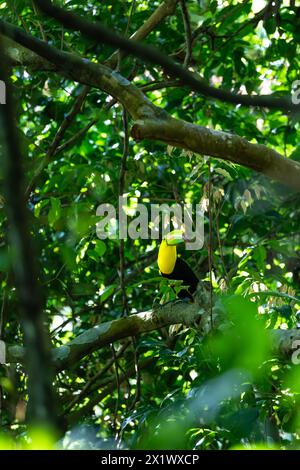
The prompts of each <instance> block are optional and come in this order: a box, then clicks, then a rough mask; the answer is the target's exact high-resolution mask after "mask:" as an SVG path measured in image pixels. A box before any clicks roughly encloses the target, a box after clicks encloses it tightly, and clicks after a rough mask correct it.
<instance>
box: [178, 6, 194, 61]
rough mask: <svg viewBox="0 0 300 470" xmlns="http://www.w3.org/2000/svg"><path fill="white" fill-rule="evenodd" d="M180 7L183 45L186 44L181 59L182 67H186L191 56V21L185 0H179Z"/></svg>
mask: <svg viewBox="0 0 300 470" xmlns="http://www.w3.org/2000/svg"><path fill="white" fill-rule="evenodd" d="M180 8H181V13H182V19H183V25H184V32H185V46H186V53H185V58H184V61H183V67H184V68H188V67H189V64H190V60H191V57H192V30H191V22H190V17H189V12H188V8H187V5H186V0H180Z"/></svg>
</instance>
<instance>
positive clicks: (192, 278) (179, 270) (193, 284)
mask: <svg viewBox="0 0 300 470" xmlns="http://www.w3.org/2000/svg"><path fill="white" fill-rule="evenodd" d="M161 274H162V276H163V277H166V278H167V279H173V280H175V281H182V285H184V286H188V289H182V290H181V291H180V292H179V293H178V294H177V295H178V297H179V298H180V299H185V298H189V299H193V294H194V293H195V292H196V289H197V285H198V282H199V279H198V278H197V276H196V274H195V273H194V272H193V270H192V269H191V268H190V266H189V265H188V264H187V263H186V262H185V261H184V260H183V259H181V258H178V257H177V258H176V262H175V266H174V269H173V271H172V272H171V273H170V274H164V273H161Z"/></svg>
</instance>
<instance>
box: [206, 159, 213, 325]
mask: <svg viewBox="0 0 300 470" xmlns="http://www.w3.org/2000/svg"><path fill="white" fill-rule="evenodd" d="M211 186H212V183H211V162H210V161H209V162H208V194H207V196H208V219H209V234H208V270H209V285H210V287H209V297H210V301H209V313H210V323H211V328H213V284H212V265H213V262H212V194H211Z"/></svg>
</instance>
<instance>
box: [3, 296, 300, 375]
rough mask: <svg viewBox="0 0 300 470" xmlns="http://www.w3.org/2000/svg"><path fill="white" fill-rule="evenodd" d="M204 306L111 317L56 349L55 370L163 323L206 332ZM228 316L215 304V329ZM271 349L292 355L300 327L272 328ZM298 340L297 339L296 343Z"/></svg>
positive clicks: (12, 354)
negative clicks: (290, 328)
mask: <svg viewBox="0 0 300 470" xmlns="http://www.w3.org/2000/svg"><path fill="white" fill-rule="evenodd" d="M203 303H204V304H205V307H204V308H203V307H200V306H199V305H198V304H197V303H193V304H188V303H185V302H182V301H175V302H169V303H167V304H165V305H162V306H160V307H159V308H157V309H156V310H152V311H151V310H150V311H147V312H141V313H137V314H135V315H130V316H128V317H126V318H120V319H118V320H112V321H109V322H105V323H102V324H100V325H97V326H94V327H93V328H90V329H89V330H86V331H85V332H84V333H82V334H81V335H79V336H77V338H75V339H73V340H72V341H70V342H69V343H67V344H65V345H63V346H60V347H59V348H56V349H54V350H53V353H52V357H53V362H54V365H55V367H56V370H57V371H58V372H59V371H61V370H64V369H69V368H70V367H72V366H73V365H74V364H76V363H77V362H78V361H79V360H80V359H82V358H84V357H85V356H87V355H89V354H91V353H92V352H94V351H96V350H98V349H100V348H102V347H104V346H108V345H109V344H111V343H113V342H115V341H119V340H121V339H124V338H130V337H132V336H136V335H139V334H142V333H147V332H150V331H154V330H158V329H160V328H162V327H164V326H168V325H175V324H178V323H183V324H185V325H187V326H191V325H197V328H198V329H199V331H201V333H202V334H203V335H206V334H207V333H208V332H209V331H210V330H211V322H210V312H209V308H208V307H207V305H206V304H207V302H206V301H205V300H204V302H203ZM226 322H227V320H226V318H225V317H224V312H223V311H222V310H220V309H219V308H216V307H214V308H213V323H214V330H215V331H217V330H218V329H219V328H220V330H222V329H223V327H224V325H225V324H226ZM268 334H269V336H270V339H271V349H272V352H273V353H274V354H278V355H279V356H282V357H283V358H287V357H289V358H291V356H292V354H293V352H294V351H295V348H296V346H297V345H299V344H300V343H299V342H300V330H296V329H292V330H269V331H268ZM297 341H298V343H297ZM23 361H24V348H23V347H20V346H9V347H8V348H7V362H23Z"/></svg>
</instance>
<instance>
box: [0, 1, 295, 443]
mask: <svg viewBox="0 0 300 470" xmlns="http://www.w3.org/2000/svg"><path fill="white" fill-rule="evenodd" d="M61 3H65V2H61ZM66 3H67V5H66V8H68V9H72V10H73V11H74V12H76V13H78V14H80V15H84V16H85V17H86V18H89V19H93V20H95V21H100V22H104V21H105V24H106V25H107V26H109V27H110V28H111V29H112V30H114V31H118V32H119V33H121V34H123V35H126V36H130V35H131V34H133V33H134V32H135V31H136V30H137V29H138V28H139V27H140V26H141V25H142V24H143V23H144V22H145V21H146V20H147V19H148V18H149V16H150V14H151V13H152V12H154V11H155V9H156V8H157V7H158V5H159V3H160V2H158V1H156V0H153V1H151V2H146V1H142V0H136V1H135V2H128V1H114V2H112V1H106V2H98V1H96V0H87V1H85V2H78V1H77V0H74V1H73V0H72V1H69V2H66ZM185 3H186V7H187V9H188V12H189V18H190V24H191V28H192V37H193V41H192V46H193V47H192V56H191V58H190V67H191V69H192V70H194V71H196V72H198V73H199V74H200V75H201V76H202V77H204V78H205V79H206V80H207V81H208V82H209V83H210V84H211V85H214V86H216V87H219V86H222V87H223V88H224V89H230V90H232V91H234V92H236V93H248V94H268V93H273V94H274V95H279V96H280V95H283V94H291V93H292V91H293V82H294V81H295V80H296V79H297V78H299V69H300V60H299V57H300V55H299V39H300V36H299V34H300V28H299V26H300V6H299V4H298V5H297V3H298V2H293V1H287V0H283V1H275V2H273V3H272V2H264V1H235V0H228V1H204V0H203V1H196V0H190V1H187V2H185ZM0 11H1V17H2V18H3V19H5V20H6V21H7V22H10V23H12V24H14V25H18V26H20V27H21V28H23V29H24V30H26V31H27V32H28V33H30V34H32V35H34V36H36V37H38V38H41V39H44V40H46V41H48V43H49V44H51V45H54V46H56V47H57V48H58V49H63V50H65V51H68V52H72V53H77V54H80V55H81V56H82V57H85V58H87V59H90V60H93V61H97V62H104V61H105V60H106V59H107V58H108V57H109V56H110V54H111V53H113V52H114V51H113V49H112V48H110V47H108V46H105V45H104V44H99V43H96V42H93V41H91V40H89V39H87V38H85V37H83V36H82V35H81V34H80V33H78V32H76V31H70V30H67V29H64V28H63V27H62V26H61V25H60V24H59V23H58V22H57V21H55V20H54V19H51V18H48V17H45V16H43V15H42V14H40V13H39V12H38V11H37V9H36V7H35V5H34V2H31V1H25V0H24V1H23V0H20V1H18V2H14V1H11V2H3V1H2V2H1V1H0ZM145 42H146V43H148V44H152V45H154V46H155V47H157V48H159V49H160V50H161V51H163V52H164V53H165V54H168V55H170V56H172V57H173V58H174V59H175V60H176V61H178V62H179V63H183V62H184V61H185V59H186V47H185V44H186V35H185V27H184V23H183V16H182V12H181V8H180V4H178V5H177V7H176V10H175V13H174V14H172V15H170V16H168V17H166V18H165V19H164V20H163V21H162V22H161V23H160V24H159V25H158V26H156V28H155V29H154V30H153V31H152V32H151V33H150V34H149V36H147V38H146V39H145ZM118 62H119V63H118V70H119V73H120V74H121V75H123V76H125V77H131V79H132V80H133V83H134V84H135V85H136V86H138V87H141V88H142V89H143V87H146V86H147V85H149V84H151V86H152V89H151V87H149V88H148V89H147V88H145V93H146V94H147V96H148V98H149V99H150V100H151V101H152V102H153V103H154V104H155V105H157V106H160V107H161V108H163V109H164V110H165V111H167V112H168V113H169V114H170V115H172V116H173V117H176V118H180V119H185V120H187V121H190V122H192V123H194V124H198V125H201V126H207V127H209V128H213V129H216V130H222V131H225V132H230V133H233V134H237V135H240V136H243V137H245V138H246V139H247V140H248V141H250V142H252V143H260V144H264V145H266V146H268V147H271V148H274V149H275V150H277V151H278V152H279V153H280V154H282V155H284V157H285V158H292V159H295V160H298V161H300V147H299V140H298V139H299V122H298V119H297V116H295V115H292V114H289V115H285V114H284V113H282V112H281V111H279V110H268V109H266V108H250V107H243V106H233V105H231V104H228V103H223V102H222V101H220V100H215V99H212V98H208V97H206V96H203V95H200V94H198V93H195V92H193V91H190V89H189V88H188V87H186V86H184V85H182V84H179V85H178V86H176V85H175V84H173V86H166V85H165V82H166V81H169V80H170V79H169V77H168V76H167V74H165V73H164V71H163V70H162V69H161V67H159V66H153V65H149V64H147V63H144V62H143V61H142V60H140V59H135V58H134V57H132V56H129V57H121V56H120V57H119V61H118ZM161 82H163V83H162V85H161V86H160V84H161ZM12 83H13V90H14V95H15V101H16V106H17V120H18V131H19V139H20V142H21V144H22V151H23V156H24V168H25V177H26V182H27V185H31V187H30V189H31V191H30V194H29V195H28V207H29V210H30V211H29V212H30V214H29V218H30V227H31V235H32V238H33V239H34V242H35V249H36V252H37V253H38V258H39V267H40V277H39V281H40V284H41V285H42V288H43V295H44V311H45V313H46V326H47V328H48V329H49V331H50V334H51V341H52V345H53V347H58V346H61V345H64V344H67V343H68V342H69V341H70V340H71V339H73V338H75V337H76V336H78V335H79V334H80V333H82V332H84V331H85V330H87V329H89V328H91V327H92V326H94V325H97V324H99V323H102V322H105V321H110V320H113V319H117V318H120V317H121V316H124V315H125V316H126V315H131V314H134V313H137V312H143V311H146V310H150V309H151V308H152V307H153V305H156V304H158V303H159V302H164V301H168V300H172V299H173V298H174V294H173V291H172V289H171V287H170V285H169V283H168V282H167V281H166V280H165V279H162V278H161V277H160V276H159V272H158V268H157V264H156V256H157V247H158V241H157V240H150V239H148V240H141V239H138V240H132V239H130V238H128V239H126V240H125V241H124V244H123V245H121V248H120V241H119V240H118V239H108V240H100V239H98V238H97V236H96V228H95V224H96V222H97V220H98V219H97V216H96V209H97V206H98V205H99V204H100V203H106V202H109V203H112V204H114V205H115V207H117V205H118V196H119V192H120V188H121V190H123V191H122V192H124V193H126V195H127V196H128V208H127V212H128V215H129V217H130V216H133V215H134V208H135V207H136V204H137V203H138V202H143V203H145V204H146V205H149V204H150V203H159V204H161V203H167V204H172V203H173V202H180V203H184V202H191V203H193V204H196V203H200V204H201V206H202V208H203V210H204V213H205V243H204V246H203V248H202V249H201V250H198V251H189V252H188V251H185V252H182V256H183V257H184V259H186V260H187V261H188V262H189V263H190V265H191V266H192V267H193V269H194V270H195V272H196V273H197V275H198V276H199V279H201V280H205V281H208V282H209V281H210V280H211V281H212V285H213V293H214V302H217V303H218V304H220V305H222V308H224V309H225V310H226V312H227V314H226V315H227V319H228V325H227V326H226V328H224V330H223V331H218V332H217V333H215V334H214V333H213V332H212V333H209V334H208V335H206V336H205V335H203V333H202V332H201V334H200V333H199V331H198V330H197V327H196V326H195V327H193V326H192V327H190V328H186V327H183V326H181V328H180V327H178V328H176V327H170V328H163V329H160V330H158V331H154V332H149V333H145V334H143V335H140V336H137V337H135V338H130V337H129V338H126V339H124V340H121V341H117V342H115V343H114V344H113V345H111V346H110V347H105V348H102V349H99V350H97V351H94V352H93V353H91V354H88V355H87V356H85V357H84V358H82V359H81V360H80V361H79V362H76V363H74V364H72V366H71V367H69V368H68V369H66V370H62V371H60V372H59V373H58V374H57V375H56V379H55V383H54V387H55V390H56V392H57V395H58V404H59V413H60V415H61V417H62V423H63V429H64V430H63V433H66V434H65V437H64V438H61V441H60V442H61V443H63V445H64V446H66V447H69V448H70V447H71V448H77V447H80V446H81V447H84V448H103V447H106V446H108V447H111V446H120V447H125V448H162V449H167V448H187V449H229V448H236V447H243V446H249V445H253V446H255V445H256V446H265V447H275V448H298V446H299V439H300V436H299V429H300V422H299V406H300V402H299V386H300V381H299V366H298V365H297V364H293V362H292V358H291V356H289V357H281V356H277V355H274V354H272V353H271V351H270V348H269V343H268V336H267V330H269V329H278V328H283V329H292V328H296V327H297V321H298V318H297V315H298V313H299V311H300V295H299V291H300V237H299V235H300V229H299V217H300V204H299V195H298V194H297V193H295V192H294V191H292V190H290V189H289V188H287V187H286V186H284V185H282V184H280V183H278V182H276V181H274V180H272V179H270V178H268V177H267V176H265V175H262V174H259V173H256V172H254V171H252V170H250V169H248V168H246V167H242V166H238V165H236V164H234V163H231V162H229V161H228V162H226V161H222V160H219V159H214V158H209V157H207V156H206V155H198V154H194V153H191V152H187V151H185V150H182V149H176V148H172V147H170V146H169V147H168V148H167V146H166V145H164V144H162V143H159V142H157V141H155V140H152V141H150V140H149V141H142V142H137V141H135V140H134V139H132V138H130V139H129V148H128V155H126V148H125V151H124V145H125V147H126V134H127V133H126V127H125V130H124V122H125V125H126V122H127V121H126V120H128V125H129V128H130V126H131V124H132V123H131V120H130V116H128V114H127V113H125V118H124V109H123V107H122V106H121V105H120V104H118V103H116V102H114V101H112V98H111V97H108V96H107V95H106V94H105V93H103V92H102V91H101V90H99V89H96V88H92V89H90V90H88V91H87V93H86V96H85V97H84V98H83V99H82V104H81V106H80V108H79V109H78V110H77V112H76V113H75V115H74V116H73V117H72V119H71V122H70V125H69V127H68V128H67V130H66V132H65V133H64V135H63V139H62V140H61V141H60V142H59V146H58V147H56V148H55V151H54V152H53V153H52V154H51V152H50V154H49V148H51V145H52V143H53V142H55V136H57V132H58V130H59V128H60V126H61V124H62V123H63V122H64V120H65V119H66V116H67V115H68V113H70V111H71V109H72V108H73V106H74V102H75V100H76V99H78V96H79V95H80V94H81V93H83V86H84V85H82V84H77V83H74V82H73V81H70V80H68V79H66V78H65V77H64V76H63V75H62V74H56V73H55V72H49V71H41V70H38V69H35V68H34V67H32V68H31V67H30V66H29V67H15V68H14V69H13V74H12ZM298 117H299V116H298ZM66 142H67V144H66V145H64V144H65V143H66ZM60 146H63V147H60ZM41 165H42V166H43V169H42V171H40V167H41ZM122 181H123V182H122ZM1 202H2V204H1V205H2V208H1V211H0V223H1V252H0V269H1V273H0V276H1V278H0V279H1V316H2V317H1V328H2V330H1V332H0V333H1V339H3V340H4V341H5V342H6V343H8V344H19V345H20V344H22V343H23V337H22V330H21V329H20V320H19V313H18V304H17V296H16V291H15V288H14V279H13V276H12V274H11V266H10V252H9V249H8V243H7V235H6V231H7V227H8V223H7V215H6V212H5V198H4V197H2V196H1ZM208 207H210V213H209V211H208ZM210 229H211V232H212V233H211V242H212V243H211V262H212V266H211V272H210V253H209V239H210V236H209V233H210ZM123 277H124V282H122V278H123ZM294 362H295V361H294ZM0 384H1V390H2V392H1V397H2V398H1V427H2V432H3V433H4V435H5V436H6V438H9V436H10V437H13V439H14V440H15V442H17V443H19V445H22V444H21V443H22V442H23V443H24V442H27V441H28V435H27V427H26V424H25V415H26V402H27V398H28V397H27V390H26V371H25V369H24V366H23V365H21V364H13V363H11V364H7V365H2V366H1V369H0ZM3 442H4V443H3V446H4V447H5V446H7V443H6V441H3ZM24 445H26V444H24ZM37 445H38V444H37Z"/></svg>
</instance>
